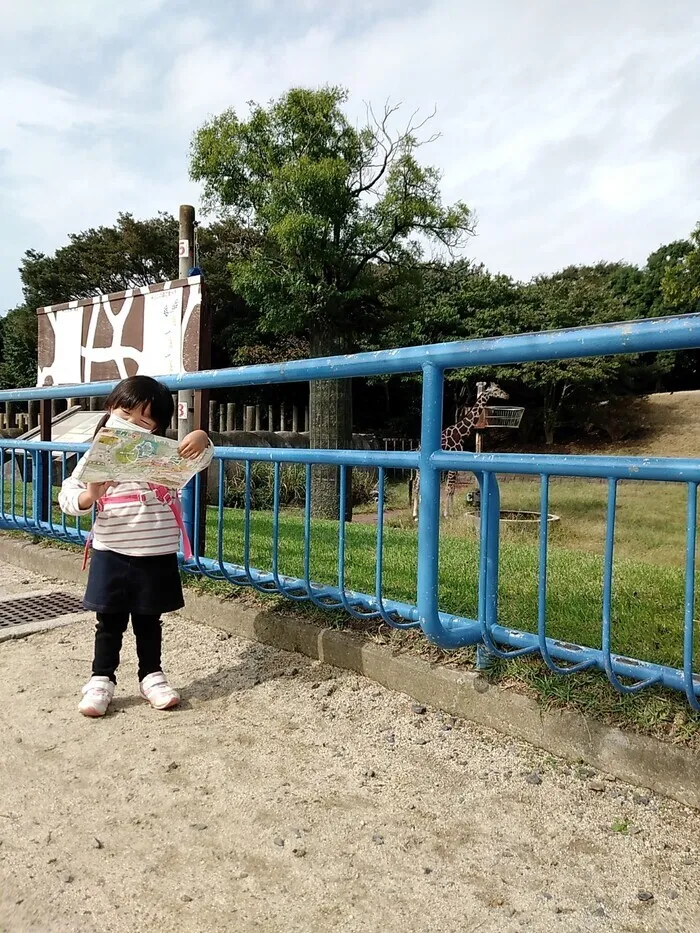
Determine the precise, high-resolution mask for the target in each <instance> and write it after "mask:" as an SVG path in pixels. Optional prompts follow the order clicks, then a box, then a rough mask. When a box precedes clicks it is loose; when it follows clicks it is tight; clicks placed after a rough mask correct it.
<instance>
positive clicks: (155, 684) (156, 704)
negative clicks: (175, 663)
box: [141, 671, 180, 709]
mask: <svg viewBox="0 0 700 933" xmlns="http://www.w3.org/2000/svg"><path fill="white" fill-rule="evenodd" d="M141 696H142V697H144V699H146V700H148V702H149V703H150V704H151V706H152V707H153V709H172V708H173V706H177V704H178V703H179V702H180V694H179V693H178V692H177V690H175V689H174V688H173V687H171V686H170V684H169V683H168V680H167V678H166V676H165V674H164V673H163V672H162V671H156V672H155V673H154V674H149V675H148V677H144V678H143V680H142V681H141Z"/></svg>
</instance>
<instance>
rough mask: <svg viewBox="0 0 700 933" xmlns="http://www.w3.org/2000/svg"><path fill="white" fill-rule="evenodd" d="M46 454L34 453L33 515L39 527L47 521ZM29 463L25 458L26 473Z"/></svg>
mask: <svg viewBox="0 0 700 933" xmlns="http://www.w3.org/2000/svg"><path fill="white" fill-rule="evenodd" d="M45 457H46V454H42V453H41V451H38V450H34V451H32V515H33V516H34V524H35V525H36V526H37V528H38V527H39V525H40V524H41V522H42V521H44V519H45V513H46V503H45V489H44V486H45V484H44V458H45ZM27 466H28V464H27V462H26V456H25V467H24V469H25V473H26V469H27Z"/></svg>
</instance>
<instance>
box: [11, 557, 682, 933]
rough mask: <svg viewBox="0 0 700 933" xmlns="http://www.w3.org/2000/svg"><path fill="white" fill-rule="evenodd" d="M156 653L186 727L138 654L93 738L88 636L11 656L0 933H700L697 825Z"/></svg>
mask: <svg viewBox="0 0 700 933" xmlns="http://www.w3.org/2000/svg"><path fill="white" fill-rule="evenodd" d="M19 576H20V574H19V572H18V571H16V570H15V569H14V568H11V567H7V566H6V565H5V566H0V588H3V589H5V590H7V588H8V587H9V586H12V585H15V586H16V585H17V580H18V577H19ZM21 577H22V578H23V579H24V580H26V581H27V582H26V583H25V584H24V585H25V587H28V588H29V589H31V588H32V587H35V588H39V587H40V586H45V581H43V580H41V579H39V578H31V577H30V576H29V575H27V574H25V573H22V574H21ZM61 588H62V589H63V590H64V591H66V590H68V589H69V587H61ZM165 635H166V637H165V645H166V659H167V667H168V670H169V672H170V674H171V676H172V679H173V681H174V682H175V683H176V684H177V685H178V686H179V687H180V688H181V689H182V694H183V699H184V702H183V705H182V708H181V709H179V710H177V711H171V712H169V713H159V712H156V711H154V710H152V709H150V708H149V707H148V706H147V705H146V704H145V703H144V702H143V701H142V700H141V699H139V697H138V695H137V684H136V676H135V666H134V651H133V644H132V642H131V639H130V636H127V640H126V647H125V652H124V661H123V665H122V669H121V671H120V683H119V685H118V687H117V697H116V702H115V704H114V707H113V711H112V712H111V713H110V715H109V716H107V717H106V718H105V719H104V720H97V721H91V720H86V719H83V718H82V717H81V716H79V715H78V713H77V709H76V706H77V702H78V695H79V691H80V687H81V685H82V684H83V682H84V681H85V679H86V676H87V674H88V671H89V664H90V658H91V642H92V626H91V624H90V623H81V624H78V625H73V626H69V627H66V628H63V629H56V630H54V631H51V632H47V633H45V634H41V635H34V636H31V637H29V638H25V639H22V640H16V641H8V642H5V643H2V644H0V749H2V754H1V758H0V930H2V931H3V933H33V931H37V933H93V931H94V933H103V931H105V933H107V931H109V933H136V931H142V930H151V929H158V930H176V931H178V933H229V931H231V933H234V931H235V933H239V931H248V930H258V931H284V933H287V931H289V933H295V931H299V933H302V931H303V933H311V931H348V933H351V931H352V933H354V931H358V933H359V931H367V933H376V931H378V930H382V931H383V933H408V931H416V933H430V931H440V933H445V931H464V933H470V931H477V930H478V931H481V933H488V931H493V933H517V931H522V930H528V931H537V933H547V931H562V933H569V931H571V933H573V931H581V933H583V931H596V930H600V931H606V933H607V931H611V930H614V931H616V933H620V931H630V933H635V931H654V933H662V931H667V933H689V931H690V933H693V931H700V907H699V906H698V882H699V880H700V879H699V869H698V856H699V855H700V833H699V830H700V814H698V813H696V812H694V811H691V810H688V809H685V808H683V807H681V806H679V805H678V804H675V803H671V802H669V801H665V800H663V799H660V798H657V797H655V796H653V795H651V794H648V793H647V792H644V791H639V790H636V789H634V788H631V787H628V786H626V785H624V784H621V783H619V782H616V781H614V780H609V779H607V778H606V776H605V775H599V774H594V773H593V772H592V771H590V770H588V769H586V768H582V767H577V766H575V765H568V764H566V763H565V762H564V761H561V760H555V759H553V758H551V757H549V756H546V755H544V754H542V753H540V752H538V751H536V750H534V749H532V748H530V747H528V746H526V745H523V744H520V743H518V742H515V741H513V740H511V739H509V738H507V737H504V736H501V735H499V734H497V733H494V732H489V731H487V730H483V729H479V728H476V727H474V726H472V725H471V724H469V723H465V722H459V721H454V720H453V719H451V718H449V717H447V716H444V715H442V714H441V713H439V712H437V711H435V710H430V709H428V710H425V709H423V708H421V707H418V706H416V705H415V703H414V702H413V701H412V700H411V699H410V698H408V697H406V696H403V695H401V694H394V693H391V692H389V691H387V690H384V689H382V688H379V687H377V686H376V685H374V684H372V683H371V682H369V681H365V680H363V679H362V678H359V677H357V676H355V675H353V674H347V673H342V672H339V671H336V670H333V669H331V668H328V667H324V666H322V665H319V664H317V663H313V662H311V661H309V660H308V659H306V658H303V657H300V656H298V655H293V654H287V653H284V652H280V651H277V650H275V649H272V648H269V647H266V646H262V645H258V644H256V643H250V642H245V641H241V640H238V639H235V638H228V637H227V636H225V635H224V634H223V633H220V632H217V631H215V630H214V629H211V628H208V627H206V626H202V625H198V624H195V623H193V622H188V621H186V620H184V619H179V618H177V619H174V620H171V621H168V622H167V624H166V626H165Z"/></svg>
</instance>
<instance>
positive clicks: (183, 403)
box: [177, 204, 194, 441]
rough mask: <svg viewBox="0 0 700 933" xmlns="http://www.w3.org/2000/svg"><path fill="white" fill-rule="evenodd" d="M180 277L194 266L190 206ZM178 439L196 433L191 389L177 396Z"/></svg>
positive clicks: (183, 220) (183, 209)
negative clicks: (192, 432)
mask: <svg viewBox="0 0 700 933" xmlns="http://www.w3.org/2000/svg"><path fill="white" fill-rule="evenodd" d="M178 256H179V262H180V265H179V268H178V275H179V277H180V278H181V279H186V278H187V275H188V273H189V271H190V269H191V268H192V266H193V265H194V208H193V207H192V206H191V205H190V204H181V205H180V242H179V250H178ZM177 407H178V412H177V439H178V440H179V441H181V440H184V438H185V437H187V435H188V434H189V433H190V432H191V431H194V392H193V391H192V390H191V389H190V390H188V391H185V392H178V394H177Z"/></svg>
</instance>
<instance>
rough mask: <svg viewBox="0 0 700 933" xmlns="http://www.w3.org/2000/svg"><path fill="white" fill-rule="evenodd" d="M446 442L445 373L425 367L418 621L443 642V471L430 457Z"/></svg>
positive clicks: (420, 461) (426, 632)
mask: <svg viewBox="0 0 700 933" xmlns="http://www.w3.org/2000/svg"><path fill="white" fill-rule="evenodd" d="M441 438H442V370H441V369H439V368H438V367H437V366H435V365H434V364H433V363H426V364H425V365H424V366H423V405H422V421H421V437H420V442H421V446H420V458H419V461H418V468H419V470H420V486H419V496H420V500H419V502H418V600H417V608H418V620H419V622H420V626H421V628H422V630H423V631H424V632H425V634H426V635H427V636H428V637H431V636H432V637H433V639H434V640H436V641H437V640H439V636H440V633H441V626H440V622H439V618H438V569H439V560H440V470H439V469H436V468H435V467H434V466H433V465H432V463H431V461H430V457H431V455H432V454H433V452H434V451H436V450H439V449H440V445H441Z"/></svg>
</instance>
